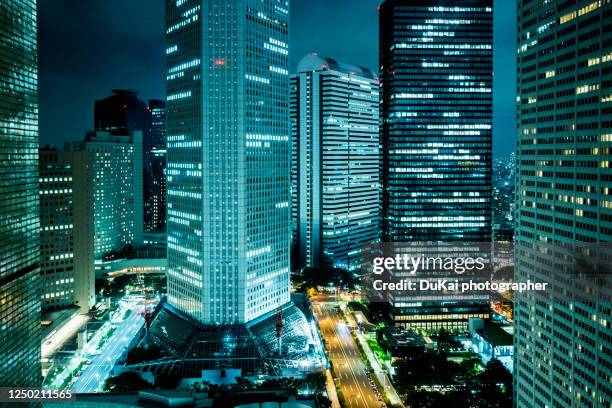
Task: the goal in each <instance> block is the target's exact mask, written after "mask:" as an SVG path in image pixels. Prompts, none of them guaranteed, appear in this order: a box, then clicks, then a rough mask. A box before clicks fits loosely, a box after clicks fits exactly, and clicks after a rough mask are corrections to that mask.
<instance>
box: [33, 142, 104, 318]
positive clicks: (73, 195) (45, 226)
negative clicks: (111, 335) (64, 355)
mask: <svg viewBox="0 0 612 408" xmlns="http://www.w3.org/2000/svg"><path fill="white" fill-rule="evenodd" d="M92 164H93V163H92V156H91V155H90V154H89V152H63V151H58V150H57V149H55V148H44V149H41V150H40V152H39V185H40V189H39V190H40V191H39V194H40V248H41V250H40V258H41V259H40V263H41V266H40V273H41V276H42V283H43V290H42V293H41V299H42V308H43V309H52V308H57V307H63V306H69V305H77V306H79V308H80V311H81V313H87V312H88V311H89V309H90V308H91V307H93V306H94V304H95V293H94V280H95V276H94V219H93V190H92V184H93V183H92V173H91V172H92V167H93V166H92Z"/></svg>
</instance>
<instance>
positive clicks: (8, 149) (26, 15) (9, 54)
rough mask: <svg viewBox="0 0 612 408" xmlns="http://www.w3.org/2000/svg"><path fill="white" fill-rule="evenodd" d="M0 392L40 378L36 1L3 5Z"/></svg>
mask: <svg viewBox="0 0 612 408" xmlns="http://www.w3.org/2000/svg"><path fill="white" fill-rule="evenodd" d="M0 38H2V41H0V157H1V160H0V180H2V182H1V183H0V322H2V323H1V325H0V386H3V387H8V386H12V387H26V386H29V387H36V386H39V385H40V383H41V381H40V380H41V375H40V278H39V263H38V258H39V248H38V226H39V224H38V152H37V149H38V86H37V84H38V81H37V74H38V67H37V51H36V1H34V0H7V1H4V0H3V1H2V2H1V3H0Z"/></svg>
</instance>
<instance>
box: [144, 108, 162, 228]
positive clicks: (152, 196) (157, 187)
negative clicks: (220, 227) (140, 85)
mask: <svg viewBox="0 0 612 408" xmlns="http://www.w3.org/2000/svg"><path fill="white" fill-rule="evenodd" d="M147 126H148V128H147V130H146V132H145V133H144V136H143V137H144V140H143V148H144V156H143V161H144V170H145V172H144V198H143V199H144V230H145V232H158V231H164V230H165V229H166V174H165V172H166V102H165V101H160V100H157V99H151V100H149V104H148V105H147Z"/></svg>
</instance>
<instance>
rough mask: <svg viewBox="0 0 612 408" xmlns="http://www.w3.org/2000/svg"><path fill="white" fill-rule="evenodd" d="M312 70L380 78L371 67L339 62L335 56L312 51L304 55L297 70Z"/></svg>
mask: <svg viewBox="0 0 612 408" xmlns="http://www.w3.org/2000/svg"><path fill="white" fill-rule="evenodd" d="M310 71H338V72H343V73H345V74H349V75H357V76H360V77H364V78H369V79H378V76H377V75H376V74H375V73H374V71H372V70H371V69H369V68H365V67H359V66H357V65H352V64H345V63H344V62H338V61H336V60H335V59H333V58H329V57H322V56H320V55H319V54H317V53H310V54H308V55H306V56H305V57H303V58H302V59H301V60H300V62H299V63H298V66H297V72H310Z"/></svg>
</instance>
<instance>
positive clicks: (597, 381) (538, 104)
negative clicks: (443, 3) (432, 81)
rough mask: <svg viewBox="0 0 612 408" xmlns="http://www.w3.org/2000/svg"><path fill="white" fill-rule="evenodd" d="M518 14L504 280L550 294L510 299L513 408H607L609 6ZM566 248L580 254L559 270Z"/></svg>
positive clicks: (522, 5) (529, 5)
mask: <svg viewBox="0 0 612 408" xmlns="http://www.w3.org/2000/svg"><path fill="white" fill-rule="evenodd" d="M518 16H519V19H518V54H517V75H518V78H517V88H518V95H517V105H518V140H517V184H516V205H517V211H516V233H515V241H516V246H517V251H516V252H515V262H516V269H515V279H519V280H522V279H525V278H531V279H532V280H533V279H534V277H535V278H538V279H543V280H548V281H551V283H552V285H553V290H552V291H550V292H545V293H528V294H525V295H523V296H518V297H516V299H515V311H514V315H515V322H516V324H515V342H514V347H515V353H514V354H515V364H514V367H515V386H514V392H515V401H516V404H517V406H518V407H527V406H529V407H531V406H538V407H544V406H549V407H609V406H610V402H611V401H612V387H611V386H610V379H611V378H612V336H611V335H610V334H611V332H612V331H611V324H612V299H611V298H610V297H611V295H610V293H611V291H610V276H611V273H610V269H609V268H610V266H609V265H610V258H609V256H610V245H609V243H610V242H611V241H612V198H610V194H611V193H612V188H611V187H612V185H611V181H612V172H611V170H610V169H611V167H612V162H611V158H610V149H611V148H612V130H611V128H612V120H610V117H611V115H610V114H611V113H612V108H611V107H610V102H612V37H611V36H610V29H611V28H610V20H611V17H612V6H611V4H610V2H609V1H589V0H578V1H572V2H538V4H535V3H533V2H531V1H526V0H520V1H519V2H518ZM604 243H608V244H607V245H605V244H604ZM568 248H570V249H571V252H570V253H569V259H570V260H571V259H573V258H575V257H576V256H577V255H578V256H579V257H581V256H582V255H581V254H584V253H586V256H585V257H584V259H586V262H585V260H584V259H582V260H580V258H578V260H579V262H576V265H574V266H573V267H572V268H570V269H569V271H568V270H565V269H564V268H563V267H564V266H565V265H564V262H563V261H564V260H566V259H568V258H567V257H568V253H567V251H568ZM602 254H603V255H607V256H608V259H607V261H606V268H604V269H603V270H602V269H601V268H598V267H593V268H592V270H589V271H588V272H589V274H586V275H585V274H583V272H584V270H581V269H582V268H581V267H580V265H581V264H584V263H586V264H589V263H590V262H592V261H594V260H596V259H597V258H598V257H599V256H601V255H602ZM589 269H591V268H589ZM606 269H607V270H606ZM606 279H607V284H608V286H607V287H606V286H605V285H602V284H601V282H600V280H603V281H605V280H606ZM594 282H596V284H595V285H593V284H592V283H594ZM579 292H583V293H582V294H581V293H579ZM576 295H583V296H584V297H586V299H581V298H580V297H579V296H576ZM585 295H586V296H585Z"/></svg>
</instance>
